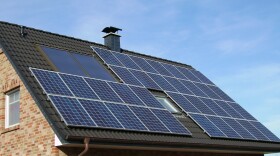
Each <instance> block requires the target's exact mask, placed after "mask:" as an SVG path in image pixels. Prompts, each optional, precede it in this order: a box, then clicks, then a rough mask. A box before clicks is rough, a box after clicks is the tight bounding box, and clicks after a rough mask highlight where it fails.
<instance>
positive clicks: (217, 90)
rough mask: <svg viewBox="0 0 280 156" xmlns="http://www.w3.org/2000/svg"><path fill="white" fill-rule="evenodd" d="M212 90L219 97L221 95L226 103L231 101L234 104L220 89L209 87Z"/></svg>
mask: <svg viewBox="0 0 280 156" xmlns="http://www.w3.org/2000/svg"><path fill="white" fill-rule="evenodd" d="M208 87H209V88H210V89H212V90H213V91H214V92H215V93H216V94H217V95H219V96H220V97H221V98H222V99H223V100H225V101H231V102H234V100H232V99H231V98H230V97H229V96H228V95H227V94H226V93H225V92H223V91H222V90H221V89H220V88H218V87H215V86H208Z"/></svg>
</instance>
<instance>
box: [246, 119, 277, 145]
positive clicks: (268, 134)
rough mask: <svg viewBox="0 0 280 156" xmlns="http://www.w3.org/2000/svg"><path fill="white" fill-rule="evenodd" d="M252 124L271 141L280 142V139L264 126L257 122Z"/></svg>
mask: <svg viewBox="0 0 280 156" xmlns="http://www.w3.org/2000/svg"><path fill="white" fill-rule="evenodd" d="M250 123H251V124H252V125H253V126H255V127H256V128H257V129H258V130H259V131H260V132H262V134H264V135H265V136H266V137H267V138H268V139H269V140H271V141H275V142H280V139H279V138H278V137H277V136H276V135H274V134H273V133H272V132H271V131H270V130H268V129H267V128H266V127H265V126H264V125H263V124H261V123H260V122H257V121H250Z"/></svg>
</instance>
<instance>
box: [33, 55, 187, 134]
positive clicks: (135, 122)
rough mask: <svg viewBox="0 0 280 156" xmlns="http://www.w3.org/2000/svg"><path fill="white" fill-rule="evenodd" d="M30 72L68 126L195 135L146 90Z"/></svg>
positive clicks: (42, 71)
mask: <svg viewBox="0 0 280 156" xmlns="http://www.w3.org/2000/svg"><path fill="white" fill-rule="evenodd" d="M124 58H125V57H124ZM30 70H31V72H32V74H33V75H34V76H35V78H36V80H37V81H38V82H39V84H40V85H41V87H42V89H43V90H44V92H45V93H46V94H47V95H48V97H49V99H50V101H51V102H52V104H53V105H54V107H55V108H56V110H57V112H58V113H59V114H60V116H61V118H62V120H63V121H64V122H65V123H66V125H68V126H76V127H95V128H109V129H120V130H132V131H144V132H155V133H167V134H179V135H191V133H190V131H189V130H188V129H187V128H185V127H184V126H183V125H182V124H181V123H180V122H179V121H178V120H177V119H176V118H175V117H174V116H173V115H172V114H171V113H170V112H169V111H168V110H166V109H165V108H164V107H163V106H162V105H161V104H160V103H159V102H158V101H157V100H156V99H155V97H154V96H153V95H152V94H151V93H150V92H149V91H148V90H147V89H146V88H144V87H139V86H131V85H127V84H123V83H116V82H111V81H106V80H98V79H93V78H88V77H82V76H75V75H70V74H65V73H59V72H53V71H47V70H42V69H35V68H30Z"/></svg>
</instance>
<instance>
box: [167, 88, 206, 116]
mask: <svg viewBox="0 0 280 156" xmlns="http://www.w3.org/2000/svg"><path fill="white" fill-rule="evenodd" d="M167 95H168V96H169V97H170V98H171V99H172V100H173V101H175V103H177V104H178V105H179V107H181V108H182V109H183V110H184V111H185V112H192V113H201V112H200V111H199V110H198V109H197V108H196V107H195V106H194V105H193V104H192V103H191V102H190V101H188V100H187V99H186V98H185V97H184V96H183V95H181V94H176V93H171V92H167Z"/></svg>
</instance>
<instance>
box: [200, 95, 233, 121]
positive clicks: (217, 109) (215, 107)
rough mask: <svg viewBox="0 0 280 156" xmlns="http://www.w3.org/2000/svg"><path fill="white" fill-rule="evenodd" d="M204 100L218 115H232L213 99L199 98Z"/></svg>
mask: <svg viewBox="0 0 280 156" xmlns="http://www.w3.org/2000/svg"><path fill="white" fill-rule="evenodd" d="M199 99H200V100H202V101H203V102H204V103H205V104H206V105H207V106H208V107H209V108H210V109H212V110H213V111H214V112H215V113H216V115H218V116H225V117H230V115H229V114H228V113H227V112H226V111H225V110H223V109H222V108H221V107H220V106H219V105H217V103H215V102H214V101H213V100H212V99H206V98H199Z"/></svg>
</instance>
